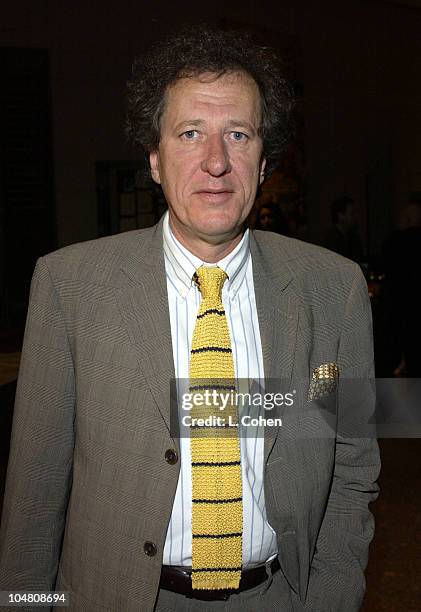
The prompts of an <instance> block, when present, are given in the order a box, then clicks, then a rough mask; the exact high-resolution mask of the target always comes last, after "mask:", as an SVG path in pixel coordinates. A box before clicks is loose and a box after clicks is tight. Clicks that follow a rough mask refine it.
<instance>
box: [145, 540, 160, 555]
mask: <svg viewBox="0 0 421 612" xmlns="http://www.w3.org/2000/svg"><path fill="white" fill-rule="evenodd" d="M143 550H144V551H145V553H146V554H147V555H148V557H154V556H155V555H156V553H157V548H156V544H154V543H153V542H149V541H147V542H145V543H144V545H143Z"/></svg>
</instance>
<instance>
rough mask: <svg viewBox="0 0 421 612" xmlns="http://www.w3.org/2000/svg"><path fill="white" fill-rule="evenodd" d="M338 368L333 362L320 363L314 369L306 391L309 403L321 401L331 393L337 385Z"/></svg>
mask: <svg viewBox="0 0 421 612" xmlns="http://www.w3.org/2000/svg"><path fill="white" fill-rule="evenodd" d="M338 378H339V368H338V366H337V365H336V363H334V362H330V363H322V364H321V365H319V366H318V367H317V368H314V370H313V375H312V377H311V381H310V387H309V389H308V395H307V399H308V401H309V402H312V401H313V400H317V399H321V398H323V397H326V396H327V395H329V393H332V391H334V390H335V388H336V385H337V384H338Z"/></svg>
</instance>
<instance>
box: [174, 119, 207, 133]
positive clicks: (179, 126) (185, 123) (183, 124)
mask: <svg viewBox="0 0 421 612" xmlns="http://www.w3.org/2000/svg"><path fill="white" fill-rule="evenodd" d="M203 123H204V121H203V119H190V120H189V121H180V123H177V125H176V126H175V129H176V130H177V131H178V130H181V129H182V128H183V127H186V126H190V125H193V126H195V127H197V126H200V125H202V124H203Z"/></svg>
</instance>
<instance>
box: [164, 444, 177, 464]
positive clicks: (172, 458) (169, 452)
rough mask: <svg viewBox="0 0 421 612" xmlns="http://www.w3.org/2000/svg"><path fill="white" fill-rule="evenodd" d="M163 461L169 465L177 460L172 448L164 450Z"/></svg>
mask: <svg viewBox="0 0 421 612" xmlns="http://www.w3.org/2000/svg"><path fill="white" fill-rule="evenodd" d="M165 461H166V462H167V463H169V464H170V465H174V464H175V463H177V461H178V455H177V453H176V452H175V450H173V449H172V448H169V449H168V450H167V451H165Z"/></svg>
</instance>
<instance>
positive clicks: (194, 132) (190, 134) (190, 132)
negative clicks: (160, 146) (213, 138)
mask: <svg viewBox="0 0 421 612" xmlns="http://www.w3.org/2000/svg"><path fill="white" fill-rule="evenodd" d="M197 133H198V132H197V130H187V131H186V132H183V133H182V136H183V137H184V138H185V139H186V140H194V139H195V138H196V137H197Z"/></svg>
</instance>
